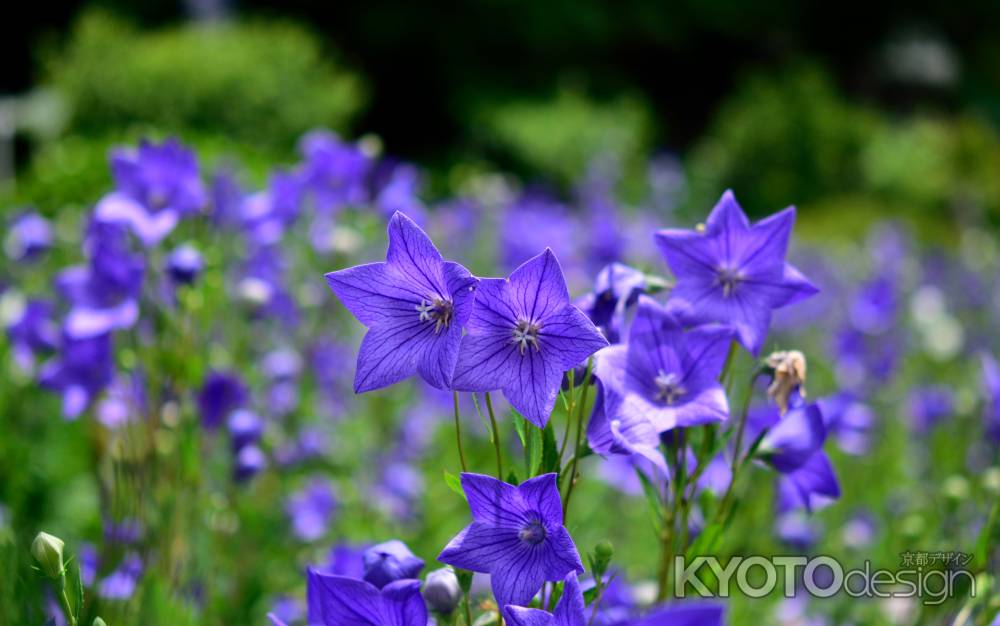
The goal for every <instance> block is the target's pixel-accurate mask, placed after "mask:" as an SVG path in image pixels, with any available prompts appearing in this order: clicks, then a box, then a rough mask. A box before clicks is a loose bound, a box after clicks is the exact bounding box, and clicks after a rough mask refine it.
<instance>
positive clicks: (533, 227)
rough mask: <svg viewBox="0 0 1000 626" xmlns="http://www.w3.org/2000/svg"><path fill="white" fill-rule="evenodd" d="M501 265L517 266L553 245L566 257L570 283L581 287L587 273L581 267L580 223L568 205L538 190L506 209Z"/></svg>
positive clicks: (505, 266)
mask: <svg viewBox="0 0 1000 626" xmlns="http://www.w3.org/2000/svg"><path fill="white" fill-rule="evenodd" d="M500 220H501V222H500V264H501V266H502V267H503V268H505V269H511V270H512V269H514V268H517V267H519V266H520V265H521V264H523V263H524V262H525V261H526V260H528V259H530V258H532V257H534V256H535V255H537V254H538V251H539V250H543V249H546V248H552V250H553V251H554V252H555V255H556V256H558V257H559V258H560V259H562V260H563V263H565V266H566V272H567V273H568V274H569V275H570V279H569V280H570V282H571V283H572V284H574V285H576V286H578V285H579V284H580V283H579V280H577V279H578V278H583V277H584V276H586V273H585V271H584V269H583V267H582V263H581V259H580V254H581V249H580V247H579V245H577V243H576V242H578V241H580V234H579V225H578V224H577V222H576V221H575V220H574V219H573V216H572V215H571V214H570V212H569V210H568V209H567V208H566V206H565V205H563V204H560V203H559V202H556V201H555V200H553V199H552V198H551V197H549V196H548V195H545V194H542V193H539V192H526V193H525V194H524V195H522V196H521V197H519V198H518V199H517V200H516V201H515V202H514V203H512V204H510V205H509V206H507V207H506V208H505V209H504V212H503V214H502V215H501V217H500Z"/></svg>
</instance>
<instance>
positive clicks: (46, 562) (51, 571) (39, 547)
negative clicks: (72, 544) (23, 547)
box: [31, 533, 66, 578]
mask: <svg viewBox="0 0 1000 626" xmlns="http://www.w3.org/2000/svg"><path fill="white" fill-rule="evenodd" d="M65 546H66V544H65V543H64V542H63V540H62V539H60V538H59V537H55V536H53V535H50V534H49V533H38V536H37V537H35V540H34V541H33V542H32V543H31V556H33V557H35V561H37V562H38V567H39V568H40V569H41V570H42V573H43V574H45V575H46V576H48V577H49V578H60V577H61V576H62V575H63V569H64V568H63V548H64V547H65Z"/></svg>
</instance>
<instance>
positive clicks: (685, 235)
mask: <svg viewBox="0 0 1000 626" xmlns="http://www.w3.org/2000/svg"><path fill="white" fill-rule="evenodd" d="M794 221H795V208H794V207H789V208H787V209H785V210H784V211H781V212H780V213H776V214H775V215H772V216H771V217H768V218H767V219H764V220H761V221H760V222H757V223H756V224H753V225H751V224H750V221H749V220H748V219H747V216H746V214H745V213H743V209H741V208H740V205H739V204H737V202H736V198H735V197H734V196H733V193H732V191H726V192H725V193H724V194H722V199H720V200H719V203H718V204H716V205H715V208H714V209H712V213H711V214H710V215H709V216H708V220H707V221H706V224H705V229H704V231H693V230H678V229H666V230H661V231H659V232H658V233H656V241H657V243H658V244H659V246H660V251H661V252H662V253H663V256H664V257H665V259H666V261H667V264H668V265H669V266H670V270H671V271H672V272H673V274H674V277H675V278H676V284H675V285H674V288H673V290H672V291H671V293H670V306H671V308H672V309H673V310H674V311H676V312H677V313H678V314H679V315H680V317H681V318H682V320H683V321H684V322H685V323H689V324H697V323H703V322H722V323H725V324H729V325H731V326H732V327H733V328H734V329H735V330H736V333H737V336H738V337H739V341H740V343H741V344H743V347H745V348H746V349H747V350H749V351H750V352H751V353H752V354H754V355H755V356H756V355H758V354H759V353H760V350H761V347H762V346H763V345H764V339H765V338H766V337H767V331H768V327H769V326H770V324H771V310H772V309H777V308H779V307H783V306H785V305H788V304H792V303H793V302H796V301H798V300H802V299H804V298H807V297H809V296H811V295H813V294H815V293H817V291H818V290H817V289H816V287H814V286H813V285H812V283H810V282H809V281H808V280H807V279H806V277H805V276H803V275H802V274H801V273H800V272H799V271H798V270H797V269H795V268H794V267H792V266H791V265H790V264H788V263H786V262H785V254H786V252H787V249H788V238H789V235H790V234H791V231H792V223H793V222H794Z"/></svg>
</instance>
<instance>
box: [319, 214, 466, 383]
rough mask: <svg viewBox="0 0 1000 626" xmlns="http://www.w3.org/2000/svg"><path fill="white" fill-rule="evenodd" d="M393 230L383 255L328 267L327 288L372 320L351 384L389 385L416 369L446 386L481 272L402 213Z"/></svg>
mask: <svg viewBox="0 0 1000 626" xmlns="http://www.w3.org/2000/svg"><path fill="white" fill-rule="evenodd" d="M388 234H389V250H388V252H386V262H385V263H369V264H367V265H357V266H355V267H351V268H347V269H344V270H340V271H336V272H330V273H329V274H327V275H326V280H327V283H329V285H330V289H332V290H333V292H334V293H335V294H336V295H337V297H338V298H340V301H341V302H342V303H343V304H344V306H345V307H347V309H348V310H350V311H351V313H353V314H354V316H355V317H356V318H357V319H358V321H360V322H361V323H362V324H364V325H365V326H367V327H368V333H367V334H366V335H365V338H364V341H362V343H361V349H360V350H359V352H358V365H357V370H356V372H355V376H354V391H355V393H363V392H366V391H371V390H373V389H379V388H382V387H387V386H389V385H392V384H395V383H397V382H399V381H401V380H403V379H405V378H408V377H410V376H413V375H414V374H417V373H419V374H420V377H421V378H423V379H424V380H425V381H427V383H428V384H430V385H431V386H433V387H437V388H438V389H449V388H451V385H452V376H453V374H454V372H455V362H456V360H457V359H458V358H459V344H460V342H461V341H462V327H463V326H465V324H466V322H467V321H468V320H469V319H470V318H469V316H470V314H471V313H472V311H473V299H474V295H475V288H476V283H477V279H476V278H474V277H473V276H472V274H470V273H469V270H467V269H465V268H464V267H462V266H461V265H459V264H457V263H452V262H450V261H445V260H444V259H442V258H441V253H440V252H438V250H437V248H435V247H434V244H433V242H431V240H430V238H429V237H427V235H426V233H424V231H422V230H420V227H419V226H417V225H416V224H414V223H413V221H412V220H410V219H409V218H408V217H406V216H405V215H403V214H402V213H396V214H395V215H393V217H392V219H391V220H390V221H389V228H388Z"/></svg>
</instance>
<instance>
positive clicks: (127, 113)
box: [48, 14, 363, 149]
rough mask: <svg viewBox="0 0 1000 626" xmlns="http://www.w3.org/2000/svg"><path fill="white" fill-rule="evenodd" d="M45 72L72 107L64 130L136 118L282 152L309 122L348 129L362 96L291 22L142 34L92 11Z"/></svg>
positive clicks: (115, 125)
mask: <svg viewBox="0 0 1000 626" xmlns="http://www.w3.org/2000/svg"><path fill="white" fill-rule="evenodd" d="M48 75H49V79H50V81H51V82H52V84H53V85H54V86H55V87H56V88H57V89H58V90H59V91H60V92H61V93H62V94H63V96H64V97H65V98H66V100H67V101H68V103H69V105H70V107H71V111H72V113H71V122H70V124H71V128H70V130H71V131H79V132H84V133H87V134H95V135H106V134H109V133H115V132H118V131H119V130H121V129H122V128H123V127H127V126H129V125H132V124H141V125H146V126H152V127H155V128H158V129H160V130H162V131H164V132H169V133H183V132H186V131H191V132H195V133H200V134H206V135H207V134H217V135H219V136H225V137H228V138H229V139H231V140H235V141H242V142H245V143H247V144H249V145H252V146H256V147H260V148H264V149H269V148H273V147H275V146H280V147H283V148H286V149H287V147H288V146H291V145H294V142H295V140H296V139H298V137H299V136H300V135H301V134H302V133H303V132H305V131H307V130H309V129H311V128H315V127H320V126H322V127H327V128H332V129H335V130H338V131H344V130H346V129H347V128H348V126H349V123H350V120H351V118H352V117H353V116H354V115H355V114H356V113H357V112H358V110H359V108H360V106H361V105H362V102H363V89H362V85H361V81H360V80H359V78H358V76H357V75H356V74H354V73H352V72H349V71H347V70H345V69H343V68H342V67H340V66H339V65H336V64H335V63H334V62H333V61H332V60H331V59H330V58H327V57H326V56H325V54H324V51H323V50H322V49H321V47H320V45H319V44H318V42H317V41H316V40H315V38H314V37H313V36H312V35H310V34H309V33H308V32H306V31H304V30H302V29H301V28H298V27H295V26H291V25H288V24H277V25H274V24H266V25H265V24H252V23H250V24H241V23H228V24H226V23H223V24H210V25H185V26H179V27H175V28H171V29H167V30H162V31H156V32H142V31H139V30H136V29H134V28H132V27H130V26H128V25H126V24H123V23H121V22H119V21H117V20H114V19H113V18H109V17H107V16H105V15H103V14H91V15H88V16H86V17H84V18H83V19H82V20H81V21H80V23H79V24H77V27H76V29H75V32H74V34H73V36H72V38H71V40H70V42H69V44H68V45H67V47H66V48H65V49H64V50H62V51H61V52H60V53H57V54H56V55H55V56H54V57H52V58H51V59H50V60H49V62H48Z"/></svg>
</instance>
